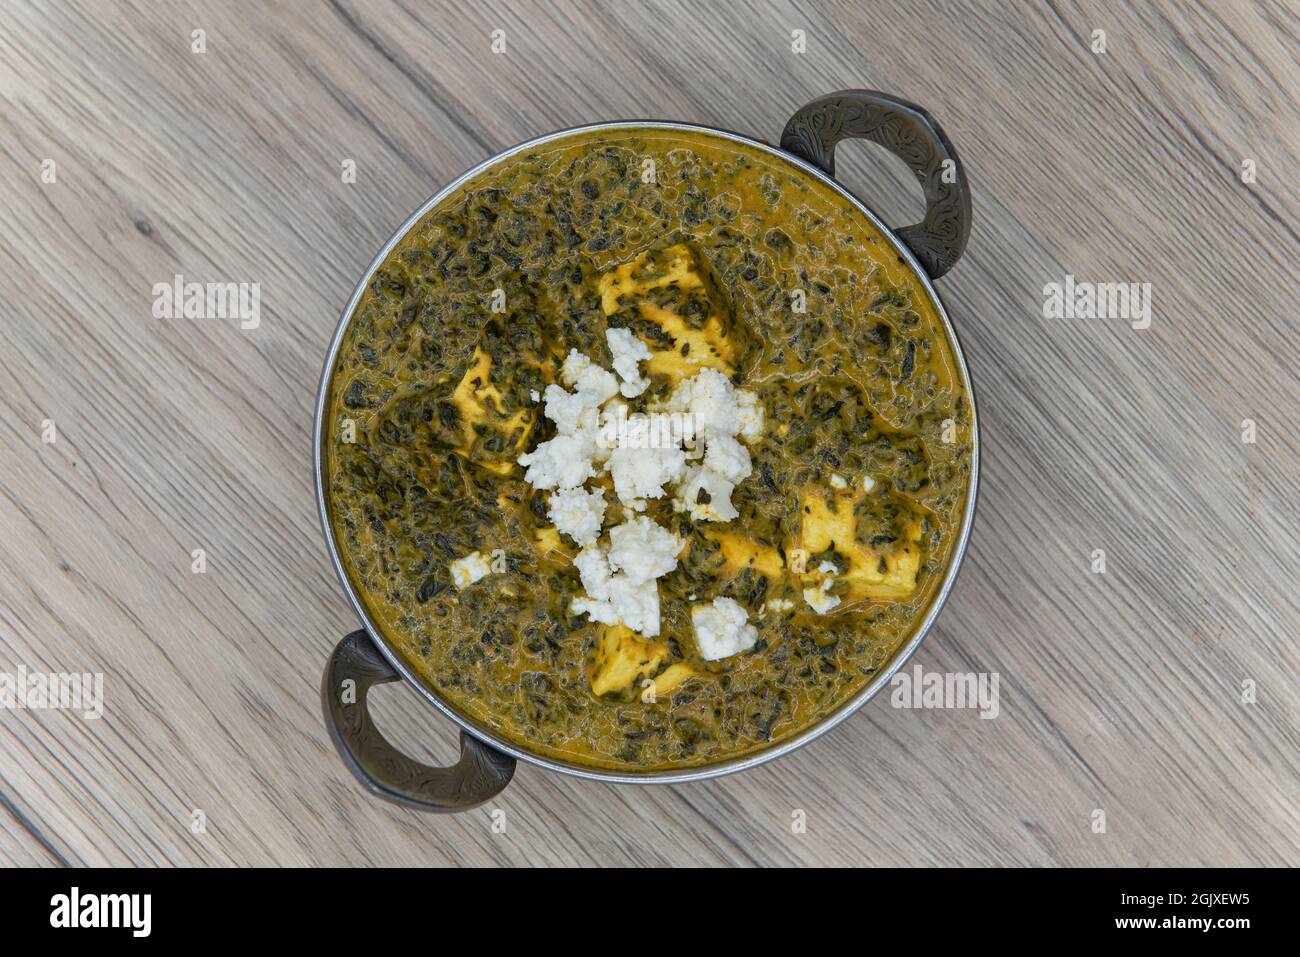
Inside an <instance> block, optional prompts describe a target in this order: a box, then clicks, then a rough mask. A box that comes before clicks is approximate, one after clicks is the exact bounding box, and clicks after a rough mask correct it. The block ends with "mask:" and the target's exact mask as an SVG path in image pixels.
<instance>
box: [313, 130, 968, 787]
mask: <svg viewBox="0 0 1300 957" xmlns="http://www.w3.org/2000/svg"><path fill="white" fill-rule="evenodd" d="M610 327H622V328H626V329H628V330H630V331H631V332H633V333H634V334H635V335H636V336H637V338H639V339H640V340H641V341H642V342H644V343H645V344H646V346H647V347H648V349H649V350H650V352H651V358H650V360H648V361H647V362H646V363H645V369H644V371H645V374H646V375H647V376H648V377H649V378H650V380H651V385H650V387H649V389H648V391H647V393H646V397H647V399H648V401H650V402H653V401H655V400H656V399H663V398H666V397H667V396H668V394H669V393H671V391H672V389H673V387H674V386H675V385H676V384H677V383H678V382H680V381H681V380H682V379H683V378H684V377H686V376H689V375H692V374H694V372H696V371H698V370H699V369H700V368H703V367H706V366H707V367H709V368H715V369H717V370H718V371H720V372H722V373H723V374H724V375H726V376H728V377H730V378H731V380H732V381H733V382H734V383H735V384H736V385H738V386H743V388H744V389H745V390H748V391H750V392H753V393H755V394H756V395H757V396H758V397H759V400H760V402H761V405H762V409H763V413H764V416H765V427H764V430H763V435H762V437H761V438H759V439H758V440H756V441H754V442H752V443H751V444H750V445H749V446H748V450H749V453H750V455H751V457H752V462H753V471H752V474H751V475H750V476H749V477H748V478H747V479H745V480H744V481H743V482H741V484H739V485H738V486H737V487H736V489H735V492H734V494H733V496H732V502H733V504H734V505H735V508H736V509H737V510H738V512H739V515H738V517H736V518H735V519H733V520H731V521H727V522H716V521H713V522H705V521H695V520H693V519H692V518H691V517H690V515H689V514H688V513H686V512H682V511H678V510H676V509H674V507H673V505H672V502H671V501H670V499H669V498H668V497H665V498H662V499H655V500H651V501H650V502H649V503H648V505H647V511H646V512H645V514H646V515H648V516H650V517H651V518H653V519H654V521H656V522H657V523H659V524H660V525H662V526H664V527H665V528H668V529H671V530H672V531H673V532H675V533H676V534H677V535H678V536H679V537H680V538H681V539H682V540H683V541H684V543H685V544H684V546H683V549H682V552H681V553H680V555H679V556H678V564H677V567H676V569H674V570H673V571H672V572H670V573H669V574H667V575H666V576H664V577H663V578H661V579H659V596H660V609H661V620H662V625H661V631H660V634H659V635H658V636H657V637H655V638H653V639H648V638H642V637H641V636H639V635H637V634H635V633H633V632H631V631H629V630H628V629H627V628H624V627H621V626H613V627H610V626H604V625H597V624H593V623H591V622H590V621H588V620H587V619H586V618H584V617H582V616H581V615H576V614H574V613H572V612H571V610H570V603H571V602H572V600H573V599H574V597H576V596H578V595H581V594H582V586H581V584H580V582H579V579H578V575H577V573H576V571H575V570H574V568H573V567H572V559H573V557H574V555H575V554H576V553H577V546H575V545H574V544H573V543H572V542H571V541H570V540H568V539H567V538H565V537H564V536H562V535H560V534H559V532H558V531H557V530H556V529H555V528H554V527H552V526H551V524H550V522H549V521H548V519H547V493H545V492H541V491H538V490H536V489H534V488H533V487H532V486H531V485H529V484H528V483H527V482H526V481H524V478H523V473H524V469H523V468H522V467H521V466H520V465H519V464H518V462H517V460H518V458H519V456H520V455H522V454H524V453H526V452H528V451H530V450H531V449H533V448H535V447H536V446H537V444H538V443H539V442H541V441H544V440H546V439H547V438H549V437H550V435H551V432H552V430H553V425H552V423H550V422H549V421H548V420H547V419H546V418H545V417H543V415H542V414H541V407H540V405H539V404H538V402H537V400H536V396H537V394H538V393H540V392H542V391H543V390H544V389H545V387H546V386H547V385H548V384H551V383H555V382H557V381H558V377H559V369H560V366H561V364H562V363H563V361H564V357H565V355H566V353H567V352H568V351H569V350H570V349H577V350H579V351H580V352H582V353H584V354H585V355H588V356H590V357H591V358H592V359H593V360H595V361H597V362H599V363H600V364H602V365H604V366H605V367H607V368H608V367H609V364H610V355H609V351H608V349H607V347H606V340H605V330H606V329H607V328H610ZM971 424H972V410H971V407H970V403H969V398H968V396H967V395H966V394H965V391H964V389H963V387H962V384H961V374H960V371H959V369H958V365H957V362H956V359H955V357H954V354H953V350H952V346H951V344H950V342H949V341H948V338H947V335H946V333H945V329H944V324H943V322H942V320H941V319H940V316H939V314H938V312H937V309H936V306H935V303H934V302H933V301H932V299H931V298H930V295H929V293H928V292H927V290H926V287H925V286H924V285H923V284H922V282H921V281H920V280H919V279H918V278H917V277H916V275H915V274H914V273H913V272H912V270H911V268H910V266H909V265H908V264H907V263H906V262H905V261H904V260H903V259H902V258H901V257H899V256H898V255H897V254H896V252H895V250H894V248H893V246H892V245H891V244H890V242H889V241H888V240H887V239H886V238H885V237H884V236H883V235H881V234H880V232H879V231H878V230H877V229H876V228H875V226H874V225H873V224H872V223H871V221H870V220H869V219H868V218H867V217H866V216H864V215H863V214H862V213H861V212H860V211H859V210H858V209H856V208H855V207H854V206H853V204H851V203H850V202H848V201H846V200H845V199H844V198H843V197H842V196H840V195H839V194H838V193H836V192H835V191H834V190H833V189H831V188H830V187H828V186H826V185H825V184H823V183H821V182H819V181H817V180H815V179H813V178H812V177H810V176H808V175H806V174H805V173H803V172H802V171H801V170H799V169H798V168H797V167H795V166H794V165H793V164H790V163H787V162H785V161H783V160H781V159H780V158H778V157H775V156H772V155H770V154H768V153H766V152H764V151H762V150H759V149H755V148H751V147H748V146H746V145H745V144H743V143H739V142H736V141H733V140H730V139H728V138H725V137H722V136H719V135H714V134H711V133H708V132H706V131H698V132H695V131H687V130H679V129H673V130H666V129H654V128H650V127H623V128H613V129H610V128H606V129H602V130H599V131H589V132H581V131H580V132H577V133H574V134H571V135H569V136H566V137H562V138H559V139H555V140H551V141H549V142H547V143H546V144H544V145H541V146H539V147H537V148H534V149H529V150H525V151H522V152H518V153H515V154H512V155H510V156H508V157H506V158H504V159H503V160H501V161H499V162H497V163H496V164H494V165H493V166H491V167H490V168H488V169H487V170H485V171H483V172H481V173H479V174H478V175H476V176H475V177H473V178H472V179H471V180H470V181H468V182H467V183H466V184H465V185H464V186H463V187H462V188H461V189H459V190H457V191H456V192H455V193H454V194H452V195H451V196H449V197H448V198H447V199H446V200H444V201H443V202H441V203H440V204H439V205H438V206H437V207H436V208H435V209H433V210H432V211H430V212H429V213H428V214H427V215H426V216H425V217H424V218H423V219H422V220H421V221H420V222H419V223H418V224H416V225H415V226H414V227H412V228H411V230H410V231H409V232H408V233H407V235H406V236H405V237H404V238H403V239H402V240H401V242H400V243H399V244H398V245H397V246H396V247H395V248H394V249H393V251H392V252H391V253H390V254H389V255H388V257H387V258H386V259H385V261H384V262H383V263H382V264H381V265H380V266H379V268H378V269H376V270H375V272H374V273H373V275H372V276H371V278H370V281H369V284H368V287H367V288H366V290H365V292H364V294H363V296H362V297H361V299H360V302H359V303H358V306H357V308H356V310H355V312H354V314H353V316H352V319H351V321H350V324H349V326H348V328H347V329H346V330H345V333H344V336H343V339H342V342H341V345H340V348H339V351H338V354H337V361H336V364H335V366H334V369H333V375H332V379H331V384H330V392H329V400H328V407H327V420H326V437H325V481H326V497H327V502H328V506H329V516H330V522H331V524H332V527H333V531H334V534H335V539H336V541H337V543H338V548H339V552H340V555H341V557H342V561H343V564H344V567H345V570H346V572H347V574H348V576H349V578H350V580H351V581H352V582H353V584H354V587H355V589H356V591H357V593H358V595H359V597H360V599H361V601H362V602H363V603H364V604H365V606H366V608H367V610H368V611H369V612H370V615H371V617H372V618H373V620H374V621H375V623H376V624H377V626H378V627H379V628H380V630H381V631H382V632H383V634H384V636H385V637H386V638H387V639H388V641H389V642H390V644H391V645H392V646H393V647H394V648H395V649H397V650H398V651H399V653H400V654H402V655H403V656H404V658H405V659H406V660H407V661H408V662H409V664H410V666H411V668H412V670H413V671H414V672H415V673H416V674H417V675H419V676H420V677H421V678H422V679H423V680H424V681H425V682H426V683H427V684H428V686H429V687H430V688H431V689H433V690H434V691H435V692H436V693H437V694H438V695H439V696H440V697H441V698H442V699H443V700H444V701H446V702H447V703H448V704H449V705H451V706H452V707H453V708H455V709H456V710H457V711H459V712H460V713H461V714H463V715H464V716H466V717H467V718H469V719H470V720H471V721H473V722H475V723H476V724H478V725H480V726H482V727H485V728H489V729H491V730H492V731H494V732H496V733H497V734H499V735H501V736H502V737H504V738H506V739H508V740H510V741H512V742H515V743H517V744H519V745H520V746H521V747H524V748H527V749H529V750H531V751H533V752H536V753H539V754H541V755H544V756H547V757H552V758H556V759H560V760H564V761H569V762H574V763H578V764H585V765H595V766H600V767H608V768H617V769H622V770H657V769H667V768H680V767H691V766H696V765H701V764H706V763H713V762H716V761H720V760H725V759H728V758H733V757H738V756H741V755H744V754H747V753H751V752H753V751H755V750H758V749H762V748H765V747H768V746H770V745H771V744H773V743H775V742H778V741H780V740H782V739H784V738H787V737H789V736H790V735H792V734H794V733H796V732H798V731H800V730H803V729H805V728H807V727H808V726H809V725H811V724H814V723H816V722H817V721H819V720H820V719H821V718H823V717H825V716H826V715H827V714H829V713H830V712H831V711H833V710H835V709H836V708H837V707H838V706H839V705H841V704H842V703H844V702H845V701H846V700H847V699H849V698H850V697H852V696H853V695H854V694H855V693H856V692H857V691H859V690H860V689H861V688H862V687H863V686H864V685H865V684H866V683H867V682H868V681H870V679H871V677H872V676H873V675H874V674H875V673H876V672H877V671H878V670H879V669H880V668H882V667H883V666H884V665H885V664H886V663H887V662H888V660H889V658H890V657H891V655H892V654H893V653H894V651H895V650H896V649H897V648H898V647H899V646H900V645H901V644H902V643H903V642H905V641H906V639H907V638H908V637H909V636H910V635H911V634H912V633H913V632H914V631H915V629H916V627H917V626H918V623H919V621H920V620H921V618H922V617H923V616H924V614H925V612H926V610H927V609H928V607H929V606H930V604H931V602H932V601H933V600H934V598H935V595H936V593H937V591H938V589H939V588H940V586H941V583H942V580H943V578H944V574H945V571H946V569H947V568H948V566H949V564H950V562H951V560H952V557H953V550H954V547H955V545H956V542H957V539H958V536H959V532H960V528H961V526H962V522H963V518H964V514H965V508H966V502H967V496H968V489H969V485H970V479H971V450H972V436H971ZM601 481H604V482H605V486H604V487H606V488H608V487H609V486H608V480H607V479H605V480H598V481H596V482H595V483H593V484H592V487H596V488H599V487H602V486H601ZM606 498H607V500H608V501H609V511H608V513H607V516H606V526H607V527H608V525H609V524H612V523H617V522H618V521H620V520H621V519H622V518H624V517H629V516H626V515H625V514H624V509H623V508H622V506H620V504H619V502H618V500H617V498H615V497H614V496H613V495H612V494H609V495H607V496H606ZM628 511H630V510H628ZM476 551H477V552H479V553H481V554H482V555H483V556H491V562H492V569H493V570H492V573H491V574H488V575H486V577H483V578H482V579H481V580H478V581H475V582H474V583H473V584H470V585H468V586H467V587H457V584H456V583H455V582H454V581H453V577H452V574H451V570H450V566H451V564H452V563H453V562H455V561H457V560H458V559H460V558H462V557H463V556H465V555H467V554H470V553H473V552H476ZM822 594H825V595H826V596H828V598H834V599H835V600H836V601H835V604H834V607H830V608H826V609H825V611H824V613H819V612H818V611H817V610H816V607H815V605H816V604H817V603H818V599H819V596H820V595H822ZM718 596H724V597H728V598H732V599H734V600H735V601H737V602H739V603H740V604H741V605H742V606H743V607H744V608H745V609H746V611H747V612H748V615H749V620H750V622H751V623H752V624H753V625H755V626H756V627H757V629H758V633H759V637H758V641H757V644H756V645H754V647H753V648H752V649H751V650H749V651H747V652H745V653H743V654H740V655H737V656H735V657H731V658H726V659H723V660H719V661H705V660H703V659H702V658H701V657H700V656H699V654H698V653H697V652H696V646H695V643H694V639H693V634H692V623H691V615H690V609H691V606H692V604H693V603H696V602H698V601H708V600H711V599H713V598H715V597H718ZM810 596H811V597H810Z"/></svg>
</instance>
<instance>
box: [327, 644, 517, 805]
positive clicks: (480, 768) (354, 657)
mask: <svg viewBox="0 0 1300 957" xmlns="http://www.w3.org/2000/svg"><path fill="white" fill-rule="evenodd" d="M397 678H398V674H397V672H396V671H394V670H393V667H392V665H390V664H389V663H388V661H387V660H386V659H385V658H384V656H383V655H382V654H380V653H379V650H378V649H377V648H375V646H374V643H373V642H371V640H370V636H369V635H367V634H366V633H365V632H364V631H354V632H352V634H350V635H348V636H347V637H346V638H344V639H343V640H342V641H340V642H339V644H338V647H337V648H335V649H334V654H333V655H331V656H330V660H329V663H328V664H327V665H326V666H325V678H324V680H323V681H322V682H321V689H320V694H321V704H322V705H323V706H324V708H325V724H326V726H327V727H328V728H329V731H330V737H331V738H333V739H334V745H335V747H337V748H338V749H339V754H340V755H342V756H343V760H344V762H345V763H346V764H347V766H348V768H349V769H350V770H351V771H352V773H353V774H355V775H356V776H357V780H359V781H360V782H361V783H362V784H364V785H365V786H366V788H367V789H369V790H370V791H371V792H372V793H373V794H376V795H378V796H379V797H381V798H384V799H385V800H389V801H394V802H396V803H398V804H405V805H406V806H407V807H413V808H416V809H417V810H421V811H443V812H449V811H467V810H469V809H470V808H472V807H477V806H478V805H480V804H482V803H483V802H484V801H486V800H488V799H489V798H492V797H494V796H496V795H497V794H500V793H501V791H503V790H504V789H505V786H506V785H507V784H509V783H510V778H511V777H512V776H513V775H514V773H515V759H514V758H512V757H510V756H509V755H508V754H502V753H501V752H500V751H498V750H496V748H493V747H491V746H489V745H486V744H484V743H483V742H482V741H480V740H479V739H478V738H475V737H473V736H472V735H470V734H467V733H466V732H464V731H461V733H460V760H459V761H457V762H456V764H455V765H454V766H453V767H450V768H432V767H429V766H427V765H424V764H419V763H417V762H415V761H412V760H411V759H410V758H408V757H407V756H406V755H404V754H402V753H401V752H400V751H398V750H397V749H396V748H394V747H393V746H392V745H391V744H389V743H388V742H387V741H386V740H384V736H383V735H382V734H380V733H379V729H378V728H376V727H375V723H374V722H373V721H372V720H371V719H370V711H369V710H368V709H367V708H366V692H367V691H368V690H369V689H370V686H371V685H374V684H384V683H385V682H388V681H396V680H397Z"/></svg>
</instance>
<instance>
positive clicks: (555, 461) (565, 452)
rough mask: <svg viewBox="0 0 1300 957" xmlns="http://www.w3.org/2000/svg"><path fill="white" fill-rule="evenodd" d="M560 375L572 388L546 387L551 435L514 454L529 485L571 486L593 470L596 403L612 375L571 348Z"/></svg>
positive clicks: (607, 393) (614, 388) (610, 391)
mask: <svg viewBox="0 0 1300 957" xmlns="http://www.w3.org/2000/svg"><path fill="white" fill-rule="evenodd" d="M560 377H561V378H562V379H564V381H565V382H568V383H570V384H571V385H573V386H574V391H573V392H566V391H565V390H564V389H562V388H561V387H560V386H558V385H548V386H547V387H546V391H545V393H544V397H545V399H546V405H545V407H544V409H543V411H544V412H545V414H546V417H547V418H548V419H550V420H551V421H552V422H554V423H555V431H556V436H555V438H553V439H551V440H550V441H549V442H543V443H541V444H540V445H538V446H537V448H535V449H533V451H532V452H526V453H524V454H523V455H521V456H519V464H520V465H523V466H526V467H527V471H526V472H525V473H524V479H525V480H526V481H528V482H529V483H530V484H531V485H532V486H533V487H534V488H540V489H551V488H576V487H577V486H579V485H581V484H582V483H583V482H585V481H586V480H587V479H589V478H591V477H593V476H594V475H595V474H596V471H595V468H594V467H593V462H592V460H593V458H595V457H596V454H597V449H596V439H597V437H598V426H599V422H600V407H601V405H602V404H603V403H605V402H606V401H608V400H609V399H610V398H611V397H612V396H614V395H615V394H616V393H617V392H618V383H617V382H616V381H615V380H614V377H613V376H612V375H611V374H610V373H609V372H607V371H606V370H605V369H602V368H601V367H600V366H598V365H595V364H594V363H593V362H592V361H591V360H590V359H588V358H587V357H586V356H584V355H583V354H582V353H581V352H579V351H578V350H576V349H570V350H569V357H568V358H567V359H565V360H564V366H563V368H562V369H561V370H560Z"/></svg>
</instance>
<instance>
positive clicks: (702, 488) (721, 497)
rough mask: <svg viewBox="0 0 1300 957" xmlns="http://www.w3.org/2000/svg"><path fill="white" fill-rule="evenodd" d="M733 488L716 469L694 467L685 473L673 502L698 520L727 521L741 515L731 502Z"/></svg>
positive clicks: (680, 509) (679, 508) (681, 510)
mask: <svg viewBox="0 0 1300 957" xmlns="http://www.w3.org/2000/svg"><path fill="white" fill-rule="evenodd" d="M735 487H736V486H735V483H733V482H728V481H727V480H726V479H725V478H723V477H722V476H721V475H719V474H718V473H717V472H714V471H712V470H711V469H707V468H705V467H704V466H702V465H701V466H696V467H695V468H693V469H691V470H690V471H689V472H687V473H686V479H685V480H684V481H683V482H682V484H681V487H680V488H679V489H678V490H677V497H676V498H675V499H674V500H673V504H674V506H675V507H676V508H677V510H678V511H679V512H689V513H690V515H691V518H693V519H695V520H696V521H699V522H729V521H731V520H732V519H733V518H735V517H736V516H737V515H739V514H740V512H738V511H737V510H736V506H734V505H732V504H731V492H732V490H733V489H734V488H735Z"/></svg>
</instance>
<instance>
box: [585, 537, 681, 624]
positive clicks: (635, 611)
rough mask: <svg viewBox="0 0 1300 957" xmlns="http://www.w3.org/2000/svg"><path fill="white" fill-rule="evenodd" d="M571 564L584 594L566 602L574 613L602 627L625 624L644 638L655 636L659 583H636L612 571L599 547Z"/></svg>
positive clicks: (586, 551)
mask: <svg viewBox="0 0 1300 957" xmlns="http://www.w3.org/2000/svg"><path fill="white" fill-rule="evenodd" d="M573 564H574V567H576V568H577V569H578V575H579V577H580V578H581V579H582V587H583V588H584V589H585V590H586V592H587V594H586V595H583V596H580V597H578V598H575V599H573V601H572V602H571V603H570V605H569V609H570V610H571V611H572V612H573V613H574V614H585V615H587V616H589V617H590V618H591V620H592V621H598V622H600V623H601V624H605V625H626V626H627V627H628V628H630V629H632V630H633V631H636V632H639V633H641V634H642V635H645V636H646V637H648V638H653V637H654V636H656V635H658V634H659V583H658V582H657V581H656V580H655V579H654V578H653V577H651V578H649V579H647V580H645V581H642V582H637V581H633V580H632V579H631V578H629V577H628V576H627V575H626V574H625V573H623V572H621V571H620V572H614V571H613V570H612V569H611V568H610V564H609V558H608V555H607V553H606V551H605V549H604V548H602V547H601V546H599V545H589V546H588V547H586V548H584V549H583V550H582V551H581V552H579V553H578V556H577V557H576V558H575V559H574V560H573ZM673 564H674V565H676V559H674V561H673Z"/></svg>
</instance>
